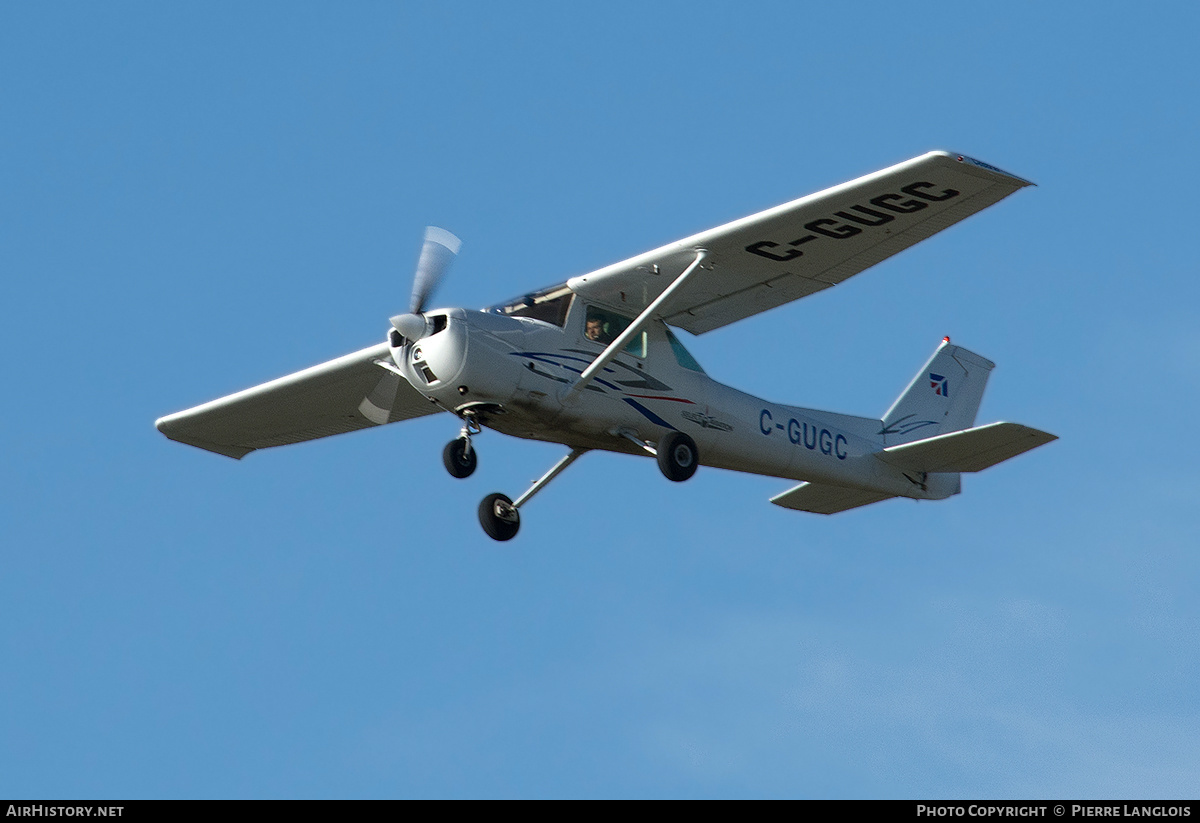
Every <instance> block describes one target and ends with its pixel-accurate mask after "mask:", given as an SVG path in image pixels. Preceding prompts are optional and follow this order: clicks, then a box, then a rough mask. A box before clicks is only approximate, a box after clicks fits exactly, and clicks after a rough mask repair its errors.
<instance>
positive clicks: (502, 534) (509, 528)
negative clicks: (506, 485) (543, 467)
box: [479, 449, 588, 540]
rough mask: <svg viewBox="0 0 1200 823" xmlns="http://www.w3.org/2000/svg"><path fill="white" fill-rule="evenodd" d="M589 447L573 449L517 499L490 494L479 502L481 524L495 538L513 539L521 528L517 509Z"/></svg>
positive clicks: (488, 534)
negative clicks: (514, 500)
mask: <svg viewBox="0 0 1200 823" xmlns="http://www.w3.org/2000/svg"><path fill="white" fill-rule="evenodd" d="M586 451H588V450H587V449H572V450H571V453H570V454H568V455H567V456H566V457H564V458H563V459H562V460H559V461H558V462H557V463H555V464H554V466H553V467H551V469H550V471H548V472H546V473H545V474H543V475H542V476H541V477H540V478H538V480H537V482H536V483H534V484H533V485H532V486H530V487H529V489H528V490H526V492H525V493H524V494H523V495H521V496H520V497H518V498H517V499H516V502H513V501H512V500H509V499H508V497H507V496H505V495H503V494H500V493H499V492H496V493H495V494H489V495H488V496H487V497H485V498H483V500H482V501H481V502H480V504H479V525H481V526H483V530H484V531H485V532H487V536H488V537H490V538H492V539H493V540H512V539H513V538H514V537H516V536H517V530H518V529H520V528H521V515H520V512H518V511H517V510H518V509H519V508H521V506H523V505H525V504H526V503H528V502H529V500H530V498H532V497H533V496H534V495H535V494H537V493H538V492H540V491H541V490H542V489H544V488H545V487H546V484H547V483H549V482H550V481H551V480H553V479H554V478H556V477H558V475H559V474H561V473H562V471H563V469H565V468H566V467H567V466H569V465H571V464H572V463H574V462H575V461H576V460H578V459H579V458H580V456H581V455H583V453H584V452H586Z"/></svg>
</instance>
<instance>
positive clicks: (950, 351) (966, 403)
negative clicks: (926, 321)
mask: <svg viewBox="0 0 1200 823" xmlns="http://www.w3.org/2000/svg"><path fill="white" fill-rule="evenodd" d="M995 367H996V364H995V363H993V362H992V361H991V360H988V359H987V358H984V357H980V356H979V355H977V354H975V353H974V352H971V351H967V350H966V349H964V348H962V347H961V346H953V345H951V344H950V338H949V337H947V338H945V339H944V340H943V341H942V344H941V345H940V346H938V347H937V351H935V352H934V353H933V357H931V358H929V362H928V363H926V364H925V366H924V368H922V369H921V370H920V371H919V372H917V376H916V377H914V378H913V380H912V382H911V383H909V384H908V388H907V389H905V390H904V393H903V394H901V395H900V397H899V398H898V399H897V400H896V402H895V403H893V404H892V407H891V408H890V409H888V410H887V413H886V414H885V415H884V416H883V435H884V445H885V446H896V445H899V444H901V443H910V442H912V441H913V440H922V439H924V438H927V437H934V436H936V435H939V434H948V433H949V432H955V431H959V430H960V429H968V428H970V427H971V426H972V425H973V424H974V423H975V414H976V413H977V412H978V411H979V403H980V401H982V400H983V389H984V387H985V386H986V385H987V379H988V375H989V374H991V372H992V369H994V368H995Z"/></svg>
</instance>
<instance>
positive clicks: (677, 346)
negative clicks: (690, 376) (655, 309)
mask: <svg viewBox="0 0 1200 823" xmlns="http://www.w3.org/2000/svg"><path fill="white" fill-rule="evenodd" d="M667 340H669V341H670V342H671V351H673V352H675V361H676V362H677V363H679V365H681V366H683V367H684V368H685V369H691V370H692V371H698V372H700V373H701V374H704V373H705V372H704V369H703V368H701V367H700V364H699V363H697V362H696V358H694V357H692V355H691V352H689V351H688V350H687V349H685V348H684V347H683V344H682V343H680V342H679V338H678V337H676V336H675V335H674V334H672V333H671V330H670V329H667Z"/></svg>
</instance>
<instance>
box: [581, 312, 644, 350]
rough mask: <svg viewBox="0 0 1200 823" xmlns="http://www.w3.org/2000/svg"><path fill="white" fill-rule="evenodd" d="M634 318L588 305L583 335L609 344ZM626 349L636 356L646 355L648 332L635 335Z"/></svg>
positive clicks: (602, 343)
mask: <svg viewBox="0 0 1200 823" xmlns="http://www.w3.org/2000/svg"><path fill="white" fill-rule="evenodd" d="M632 322H633V318H630V317H624V316H622V315H619V314H617V313H616V312H611V311H607V310H606V309H600V308H597V307H595V306H588V309H587V317H586V318H584V321H583V336H584V337H586V338H587V339H588V340H592V341H594V342H596V343H599V344H600V345H602V346H607V345H608V344H609V343H611V342H612V341H614V340H616V339H617V338H618V337H620V336H621V332H623V331H625V329H627V328H629V324H630V323H632ZM625 351H627V352H628V353H629V354H632V355H633V356H634V357H645V356H646V332H645V331H643V332H642V333H641V334H637V335H634V338H633V340H631V341H629V345H628V346H626V347H625Z"/></svg>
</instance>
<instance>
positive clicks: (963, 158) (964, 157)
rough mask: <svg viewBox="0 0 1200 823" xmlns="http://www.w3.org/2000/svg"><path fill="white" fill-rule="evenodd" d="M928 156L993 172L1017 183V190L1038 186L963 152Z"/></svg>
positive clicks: (942, 151)
mask: <svg viewBox="0 0 1200 823" xmlns="http://www.w3.org/2000/svg"><path fill="white" fill-rule="evenodd" d="M926 156H935V157H944V158H946V159H947V160H951V161H953V162H955V163H965V164H967V165H969V166H974V167H975V168H977V169H983V170H984V171H988V172H991V173H992V174H997V175H1000V176H1001V177H1003V178H1005V179H1006V180H1008V181H1011V182H1012V183H1015V184H1016V186H1017V188H1025V187H1026V186H1037V183H1034V182H1033V181H1032V180H1026V179H1025V178H1024V177H1018V176H1017V175H1015V174H1012V173H1011V172H1007V171H1005V170H1004V169H1002V168H999V167H997V166H993V165H992V164H991V163H985V162H983V161H982V160H977V159H976V158H974V157H971V156H970V155H968V154H962V153H961V152H956V151H946V150H945V149H939V150H937V151H931V152H929V155H926Z"/></svg>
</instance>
